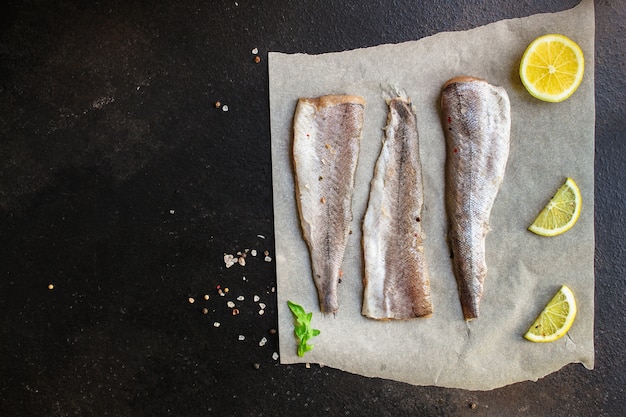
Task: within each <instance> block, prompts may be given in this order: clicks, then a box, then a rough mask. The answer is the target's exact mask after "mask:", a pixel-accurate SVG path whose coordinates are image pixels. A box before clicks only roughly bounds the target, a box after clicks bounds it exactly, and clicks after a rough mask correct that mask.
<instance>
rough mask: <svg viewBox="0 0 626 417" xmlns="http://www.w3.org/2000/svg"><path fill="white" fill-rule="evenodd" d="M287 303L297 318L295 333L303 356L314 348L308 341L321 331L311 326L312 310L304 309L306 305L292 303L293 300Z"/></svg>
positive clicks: (300, 354)
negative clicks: (308, 311) (309, 311)
mask: <svg viewBox="0 0 626 417" xmlns="http://www.w3.org/2000/svg"><path fill="white" fill-rule="evenodd" d="M287 304H288V305H289V309H290V310H291V312H292V313H293V316H294V318H295V320H294V333H295V335H296V337H297V338H298V340H299V341H300V343H299V344H298V356H300V357H302V356H304V354H305V353H306V352H308V351H309V350H311V349H313V345H309V344H307V342H308V341H309V340H310V339H311V338H313V337H315V336H317V335H318V334H320V331H319V330H317V329H312V328H311V318H313V313H312V312H311V313H308V314H307V312H306V311H304V307H302V306H301V305H298V304H296V303H292V302H291V301H287Z"/></svg>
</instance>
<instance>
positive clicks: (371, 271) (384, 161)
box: [362, 98, 433, 320]
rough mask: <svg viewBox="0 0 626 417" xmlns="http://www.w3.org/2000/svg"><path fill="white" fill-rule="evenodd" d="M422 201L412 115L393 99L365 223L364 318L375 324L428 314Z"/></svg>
mask: <svg viewBox="0 0 626 417" xmlns="http://www.w3.org/2000/svg"><path fill="white" fill-rule="evenodd" d="M423 202H424V193H423V183H422V168H421V164H420V156H419V138H418V133H417V122H416V119H415V114H413V111H412V110H411V104H410V103H409V102H408V101H407V100H406V99H403V98H394V99H392V100H390V102H389V113H388V118H387V127H386V129H385V142H384V144H383V147H382V149H381V152H380V156H379V157H378V161H377V163H376V167H375V170H374V178H373V179H372V183H371V188H370V197H369V202H368V207H367V211H366V213H365V219H364V221H363V250H364V260H365V277H364V280H363V282H364V293H363V308H362V313H363V315H365V316H367V317H370V318H373V319H378V320H388V319H409V318H413V317H427V316H430V315H432V312H433V307H432V302H431V297H430V281H429V279H428V274H427V270H426V261H425V258H424V247H423V233H422V227H421V212H422V206H423Z"/></svg>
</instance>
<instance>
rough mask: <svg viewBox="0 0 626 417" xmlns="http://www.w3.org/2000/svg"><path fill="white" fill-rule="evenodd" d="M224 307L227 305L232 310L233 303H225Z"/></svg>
mask: <svg viewBox="0 0 626 417" xmlns="http://www.w3.org/2000/svg"><path fill="white" fill-rule="evenodd" d="M226 305H227V306H228V307H229V308H233V307H235V303H233V302H232V301H229V302H227V303H226Z"/></svg>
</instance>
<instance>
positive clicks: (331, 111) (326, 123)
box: [293, 95, 365, 313]
mask: <svg viewBox="0 0 626 417" xmlns="http://www.w3.org/2000/svg"><path fill="white" fill-rule="evenodd" d="M364 108H365V100H364V99H363V98H362V97H357V96H348V95H329V96H322V97H318V98H301V99H299V100H298V105H297V107H296V111H295V115H294V124H293V131H294V142H293V161H294V168H295V176H296V194H297V196H296V197H297V198H296V200H297V203H298V210H299V212H300V223H301V226H302V232H303V235H304V239H305V240H306V242H307V244H308V247H309V253H310V255H311V265H312V269H313V280H314V282H315V286H316V288H317V292H318V297H319V303H320V310H321V311H322V312H324V313H334V312H336V311H337V309H338V308H339V304H338V301H337V286H338V283H339V280H340V277H341V273H342V272H341V266H342V263H343V258H344V252H345V249H346V244H347V241H348V235H349V233H350V224H351V222H352V194H353V193H354V175H355V171H356V166H357V161H358V156H359V148H360V141H361V131H362V128H363V112H364Z"/></svg>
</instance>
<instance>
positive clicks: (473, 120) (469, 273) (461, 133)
mask: <svg viewBox="0 0 626 417" xmlns="http://www.w3.org/2000/svg"><path fill="white" fill-rule="evenodd" d="M441 112H442V123H443V130H444V133H445V137H446V191H445V192H446V209H447V213H448V222H449V228H450V230H449V234H448V239H449V244H450V249H451V251H452V263H453V268H454V274H455V277H456V281H457V286H458V290H459V298H460V301H461V307H462V309H463V315H464V317H465V319H466V320H471V319H474V318H477V317H478V316H479V312H480V309H479V307H480V300H481V298H482V294H483V285H484V281H485V276H486V275H487V264H486V261H485V237H486V235H487V233H488V232H489V230H490V229H489V217H490V215H491V209H492V207H493V204H494V201H495V199H496V195H497V194H498V191H499V189H500V185H501V183H502V180H503V178H504V171H505V167H506V164H507V159H508V156H509V146H510V130H511V105H510V102H509V97H508V95H507V93H506V90H505V89H504V88H502V87H496V86H493V85H491V84H489V83H488V82H486V81H484V80H480V79H477V78H473V77H457V78H453V79H451V80H450V81H448V82H447V83H446V84H445V85H444V87H443V90H442V93H441Z"/></svg>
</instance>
